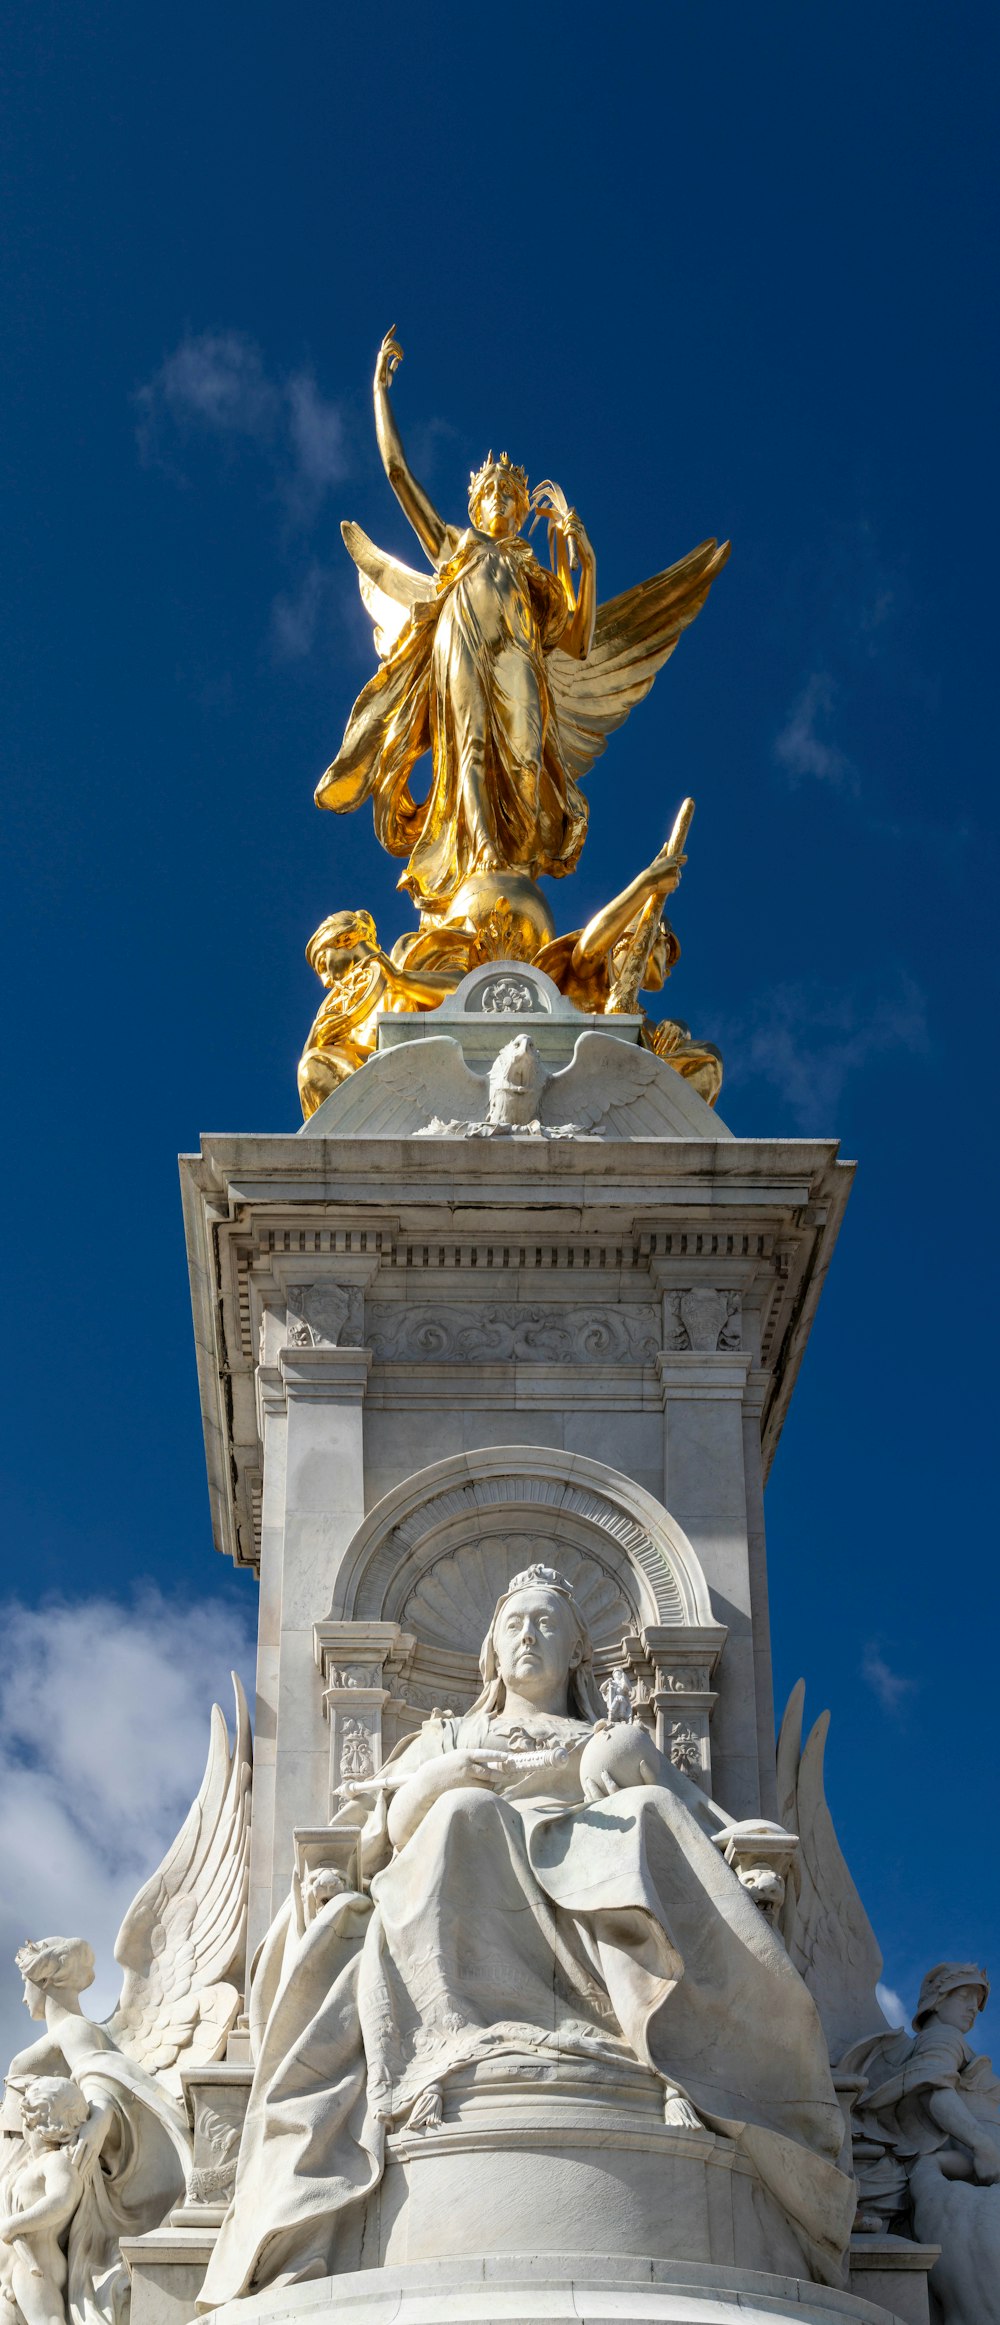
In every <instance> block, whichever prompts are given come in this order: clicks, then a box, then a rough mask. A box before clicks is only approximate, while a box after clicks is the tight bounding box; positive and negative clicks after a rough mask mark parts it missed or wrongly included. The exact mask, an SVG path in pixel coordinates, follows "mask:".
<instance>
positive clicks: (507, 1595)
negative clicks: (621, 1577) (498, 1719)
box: [472, 1565, 607, 1720]
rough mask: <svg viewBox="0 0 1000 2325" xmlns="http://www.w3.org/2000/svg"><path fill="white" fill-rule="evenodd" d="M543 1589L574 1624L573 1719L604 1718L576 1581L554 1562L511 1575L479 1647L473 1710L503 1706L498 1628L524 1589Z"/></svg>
mask: <svg viewBox="0 0 1000 2325" xmlns="http://www.w3.org/2000/svg"><path fill="white" fill-rule="evenodd" d="M528 1590H544V1591H550V1592H552V1594H553V1595H554V1596H556V1597H558V1598H560V1599H561V1600H562V1601H563V1604H564V1605H565V1606H566V1607H567V1608H568V1609H569V1612H570V1614H571V1616H572V1618H573V1623H574V1625H575V1631H576V1636H575V1639H574V1642H573V1651H572V1660H571V1662H570V1666H569V1672H568V1675H567V1683H568V1684H567V1711H568V1714H569V1717H570V1718H571V1719H581V1720H599V1719H604V1718H605V1717H606V1713H607V1707H606V1705H605V1704H604V1702H603V1701H602V1698H601V1696H600V1695H599V1694H598V1691H597V1681H596V1679H595V1677H594V1646H593V1641H592V1639H591V1636H590V1632H589V1631H588V1629H587V1625H586V1623H585V1622H584V1619H583V1616H582V1614H581V1613H580V1609H579V1607H578V1605H577V1602H576V1599H575V1597H574V1594H573V1585H572V1583H571V1582H568V1581H567V1579H566V1576H565V1575H564V1574H560V1573H559V1571H558V1569H557V1568H556V1567H555V1566H543V1565H535V1566H526V1567H524V1569H523V1571H522V1572H521V1573H520V1574H515V1575H513V1576H512V1577H511V1580H510V1582H509V1583H508V1585H507V1588H506V1590H505V1591H503V1592H502V1593H501V1596H500V1597H499V1598H498V1600H497V1603H496V1606H495V1607H494V1609H493V1620H492V1622H491V1624H490V1627H489V1630H488V1631H487V1633H486V1637H485V1639H484V1640H483V1644H482V1647H481V1648H480V1651H479V1671H480V1676H481V1678H482V1682H483V1687H482V1693H481V1694H480V1695H479V1696H477V1698H476V1701H475V1703H474V1704H473V1706H472V1710H473V1711H485V1712H495V1711H501V1710H502V1709H503V1704H504V1697H505V1688H504V1681H503V1677H502V1674H501V1671H500V1664H499V1659H498V1656H497V1650H496V1629H497V1624H498V1622H499V1620H500V1616H501V1614H502V1613H503V1610H504V1607H505V1606H509V1604H510V1601H511V1599H512V1598H517V1597H518V1596H519V1595H520V1593H521V1592H522V1591H528Z"/></svg>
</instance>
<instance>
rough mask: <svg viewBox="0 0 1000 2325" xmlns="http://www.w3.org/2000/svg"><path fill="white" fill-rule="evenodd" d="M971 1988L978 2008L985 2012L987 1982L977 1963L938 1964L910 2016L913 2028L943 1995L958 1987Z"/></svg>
mask: <svg viewBox="0 0 1000 2325" xmlns="http://www.w3.org/2000/svg"><path fill="white" fill-rule="evenodd" d="M962 1986H972V1987H973V1988H974V1989H975V1991H976V1992H977V1993H978V1995H979V2008H980V2010H985V2008H986V2005H987V2002H988V2001H989V1998H990V1982H989V1979H988V1977H987V1975H986V1972H985V1970H981V1969H980V1967H979V1964H978V1962H937V1963H936V1964H935V1967H934V1968H933V1970H928V1972H927V1976H926V1978H925V1979H924V1981H923V1984H922V1986H921V1988H920V2000H919V2002H918V2003H917V2007H916V2009H915V2011H914V2013H913V2024H914V2026H918V2027H919V2026H923V2024H924V2022H925V2020H926V2019H928V2018H930V2017H931V2016H932V2015H933V2013H934V2011H935V2010H936V2009H937V2006H938V2003H939V2002H943V2001H944V1998H945V1995H946V1994H957V1993H958V1991H959V1989H960V1987H962Z"/></svg>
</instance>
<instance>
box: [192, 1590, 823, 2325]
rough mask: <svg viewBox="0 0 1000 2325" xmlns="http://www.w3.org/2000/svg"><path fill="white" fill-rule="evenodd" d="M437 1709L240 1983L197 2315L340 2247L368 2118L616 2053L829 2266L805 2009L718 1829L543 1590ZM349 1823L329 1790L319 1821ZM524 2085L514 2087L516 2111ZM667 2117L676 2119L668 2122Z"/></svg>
mask: <svg viewBox="0 0 1000 2325" xmlns="http://www.w3.org/2000/svg"><path fill="white" fill-rule="evenodd" d="M480 1670H481V1674H482V1680H483V1687H482V1693H481V1694H480V1696H479V1698H478V1700H477V1702H476V1703H475V1704H474V1705H473V1707H472V1709H471V1711H470V1712H468V1713H467V1714H466V1715H465V1716H464V1717H461V1718H456V1717H453V1716H452V1715H451V1714H435V1715H432V1717H431V1718H430V1719H429V1720H427V1721H426V1722H425V1723H424V1726H423V1727H422V1729H421V1731H420V1732H419V1734H418V1735H417V1736H416V1737H415V1738H413V1739H412V1740H411V1741H409V1742H407V1743H406V1744H405V1745H404V1746H402V1747H401V1748H399V1749H398V1750H397V1752H396V1753H395V1754H393V1755H392V1757H391V1758H390V1759H389V1760H388V1761H387V1762H386V1764H385V1767H384V1769H383V1770H382V1772H381V1776H380V1777H376V1778H374V1779H372V1780H371V1781H370V1783H369V1784H368V1785H367V1786H366V1787H364V1788H363V1787H362V1786H361V1785H358V1784H354V1785H352V1787H351V1790H352V1793H354V1794H355V1795H357V1794H359V1793H361V1791H362V1790H363V1789H364V1791H365V1803H364V1805H365V1807H366V1809H367V1821H366V1822H365V1824H364V1829H363V1834H362V1840H361V1844H360V1847H361V1857H362V1864H363V1870H364V1877H365V1881H366V1883H368V1882H370V1894H367V1895H365V1894H361V1893H360V1891H358V1890H350V1889H347V1888H345V1887H343V1886H341V1885H339V1884H337V1885H335V1893H334V1894H333V1895H331V1896H328V1897H327V1898H326V1900H325V1901H324V1902H322V1903H319V1905H318V1910H316V1911H315V1912H314V1913H313V1915H312V1918H311V1919H310V1918H308V1915H306V1914H304V1913H303V1912H302V1909H301V1900H300V1899H299V1900H293V1901H292V1902H290V1903H289V1905H288V1906H287V1907H286V1908H285V1909H284V1910H283V1911H282V1913H281V1914H280V1915H279V1916H278V1918H277V1920H276V1921H275V1923H274V1925H273V1926H272V1929H271V1931H270V1934H269V1936H268V1938H267V1940H266V1941H265V1945H264V1948H263V1952H262V1955H261V1959H260V1962H259V1965H258V1968H257V1972H256V1977H255V1981H254V1987H253V1992H252V1997H251V2022H252V2024H253V2025H255V2026H256V2030H257V2032H256V2040H257V2045H258V2048H257V2058H256V2069H255V2074H254V2082H253V2088H252V2092H251V2096H250V2103H249V2109H248V2115H247V2121H246V2126H245V2131H244V2137H243V2143H242V2148H241V2152H240V2158H239V2164H238V2169H237V2178H236V2187H235V2194H234V2198H233V2202H232V2205H231V2207H230V2211H229V2214H228V2216H227V2218H226V2220H225V2222H224V2223H223V2226H222V2229H221V2232H220V2235H219V2239H218V2243H217V2245H216V2249H215V2253H214V2255H213V2258H212V2260H211V2262H210V2265H209V2269H208V2274H207V2277H206V2280H205V2284H204V2288H203V2294H202V2301H201V2304H200V2305H201V2307H202V2308H209V2307H213V2306H215V2305H216V2304H218V2303H220V2302H223V2301H227V2300H232V2299H234V2298H236V2297H238V2296H239V2295H241V2294H243V2293H246V2292H249V2291H251V2290H258V2289H260V2288H263V2287H265V2286H273V2285H276V2284H280V2283H286V2282H294V2281H299V2280H301V2279H303V2278H309V2277H316V2276H324V2275H327V2274H330V2273H338V2272H340V2271H342V2270H344V2269H350V2268H353V2267H357V2266H358V2265H359V2253H360V2243H361V2236H362V2230H363V2221H364V2214H365V2207H366V2200H367V2199H368V2198H369V2196H370V2194H371V2192H372V2191H373V2190H374V2189H375V2188H376V2186H377V2184H378V2182H379V2180H380V2177H381V2175H382V2172H383V2168H384V2161H385V2151H386V2137H387V2132H388V2131H389V2130H390V2128H391V2127H393V2126H395V2127H397V2128H398V2127H399V2126H400V2125H402V2124H405V2123H409V2124H411V2125H413V2124H415V2123H416V2124H420V2123H434V2122H436V2121H439V2120H440V2114H441V2107H442V2101H443V2099H444V2098H446V2094H447V2086H448V2078H449V2077H450V2076H452V2075H454V2074H456V2072H461V2071H462V2070H465V2071H466V2072H467V2071H468V2070H469V2068H470V2066H475V2064H476V2062H484V2061H486V2060H488V2059H493V2060H495V2059H496V2058H497V2057H498V2055H502V2054H504V2053H506V2054H509V2055H510V2056H512V2057H516V2056H520V2057H521V2058H524V2057H525V2056H526V2055H528V2056H530V2055H531V2054H534V2055H535V2056H536V2058H537V2056H538V2054H539V2053H542V2054H543V2055H544V2054H547V2055H548V2056H549V2057H550V2058H551V2057H553V2056H558V2058H559V2059H560V2061H565V2060H567V2059H569V2058H575V2059H577V2060H579V2061H581V2062H584V2063H587V2062H589V2066H590V2069H591V2072H592V2077H593V2083H594V2086H595V2089H596V2087H597V2086H599V2085H600V2083H601V2080H602V2078H606V2077H607V2075H608V2071H609V2068H613V2067H614V2066H616V2065H617V2066H619V2067H620V2066H621V2064H622V2062H623V2061H628V2062H629V2064H630V2066H631V2068H632V2069H633V2071H634V2068H635V2065H636V2063H638V2064H639V2066H640V2067H642V2068H644V2069H645V2070H647V2071H648V2073H649V2074H650V2076H651V2077H654V2078H657V2079H658V2082H659V2084H660V2085H661V2086H662V2093H663V2101H664V2115H665V2119H666V2121H667V2122H668V2123H672V2124H676V2125H677V2126H678V2134H679V2137H683V2133H684V2127H690V2126H693V2125H698V2126H702V2125H707V2126H708V2127H709V2128H710V2129H711V2130H712V2131H714V2132H716V2133H721V2134H723V2135H724V2136H725V2137H726V2138H728V2139H731V2140H733V2141H734V2142H736V2143H737V2144H738V2146H739V2148H740V2149H741V2151H742V2154H743V2157H744V2159H745V2160H746V2161H748V2162H749V2164H750V2166H751V2167H752V2170H753V2173H754V2174H755V2176H756V2180H757V2182H758V2184H759V2190H760V2192H761V2202H762V2204H763V2206H764V2207H765V2208H766V2206H767V2205H768V2203H771V2204H774V2205H776V2206H777V2207H778V2208H779V2210H780V2212H781V2213H782V2215H783V2217H784V2220H785V2222H786V2223H788V2224H790V2226H791V2228H792V2230H793V2232H794V2234H795V2236H796V2237H797V2239H798V2242H799V2245H800V2248H801V2250H802V2252H803V2255H804V2256H805V2257H806V2260H807V2265H808V2268H809V2271H810V2273H811V2274H812V2275H813V2276H814V2279H816V2280H819V2281H821V2282H824V2281H825V2282H837V2281H840V2278H841V2269H842V2260H843V2253H844V2249H845V2247H846V2244H847V2240H848V2236H849V2232H850V2225H851V2220H852V2217H853V2212H854V2205H855V2191H854V2183H853V2181H852V2180H851V2179H850V2178H849V2177H847V2176H846V2175H845V2174H844V2173H843V2172H842V2171H840V2170H839V2169H838V2156H839V2154H840V2150H841V2146H842V2141H843V2128H844V2127H843V2119H842V2116H841V2113H840V2109H839V2106H838V2103H837V2100H836V2097H835V2094H834V2089H833V2084H832V2080H831V2074H830V2067H829V2062H828V2055H827V2048H826V2043H825V2041H824V2037H823V2032H822V2028H821V2025H820V2021H819V2017H818V2015H817V2012H816V2009H815V2006H814V2004H813V2001H812V1999H811V1997H810V1995H809V1993H808V1991H807V1988H806V1986H805V1984H804V1982H803V1980H802V1979H801V1978H800V1976H799V1974H798V1972H797V1971H796V1970H795V1969H794V1968H793V1967H792V1965H791V1963H790V1962H789V1960H788V1957H787V1954H786V1952H785V1951H784V1948H783V1947H782V1944H781V1942H780V1940H779V1939H778V1938H777V1937H776V1936H775V1934H774V1933H773V1931H772V1929H771V1927H770V1926H769V1924H768V1921H767V1919H766V1918H765V1916H764V1915H763V1914H762V1913H761V1911H760V1910H759V1908H758V1906H757V1904H756V1903H755V1902H754V1901H753V1898H752V1896H751V1895H750V1894H749V1893H748V1889H747V1887H746V1886H744V1884H743V1883H742V1882H741V1880H740V1879H739V1878H738V1875H737V1873H736V1872H735V1871H734V1870H733V1869H732V1866H731V1865H730V1864H729V1863H727V1862H726V1861H725V1855H724V1853H723V1847H721V1846H720V1845H718V1841H717V1838H716V1836H724V1840H725V1843H727V1844H728V1843H730V1842H731V1836H732V1833H733V1830H734V1828H733V1826H732V1823H731V1821H729V1820H727V1819H725V1818H724V1816H723V1814H722V1811H721V1810H719V1809H717V1808H716V1807H715V1806H714V1804H713V1803H712V1802H710V1801H709V1800H708V1799H707V1798H706V1797H705V1795H704V1794H703V1793H702V1792H700V1791H699V1790H698V1788H697V1787H696V1786H695V1785H693V1784H692V1783H690V1782H689V1781H688V1780H687V1779H686V1778H685V1777H684V1776H683V1775H682V1774H681V1773H680V1772H679V1771H677V1770H676V1769H675V1768H674V1767H673V1766H672V1765H671V1763H670V1762H669V1760H667V1759H666V1758H665V1757H664V1756H663V1755H662V1754H661V1753H660V1752H659V1750H658V1749H657V1747H656V1745H655V1744H654V1743H653V1741H652V1739H651V1737H650V1736H649V1735H648V1733H647V1732H646V1731H645V1729H644V1728H642V1727H641V1726H639V1725H638V1724H636V1723H630V1722H626V1721H622V1720H619V1721H615V1722H608V1721H607V1720H605V1719H604V1717H603V1714H604V1709H605V1707H604V1705H603V1703H602V1701H601V1698H600V1696H599V1694H598V1693H597V1689H596V1684H595V1680H594V1677H593V1671H592V1662H591V1643H590V1639H589V1637H588V1634H587V1631H586V1629H585V1626H584V1623H583V1621H582V1618H581V1616H580V1614H579V1612H578V1609H577V1606H576V1603H575V1601H574V1597H573V1592H572V1589H571V1587H570V1584H569V1583H568V1582H567V1581H565V1580H564V1579H563V1577H562V1576H561V1575H560V1574H558V1573H557V1572H555V1571H554V1570H553V1569H552V1568H550V1567H547V1566H533V1567H531V1568H529V1569H528V1570H527V1571H526V1572H524V1573H522V1574H518V1575H516V1576H515V1577H514V1579H513V1581H512V1582H511V1584H510V1586H509V1588H508V1590H507V1591H506V1592H505V1593H504V1595H503V1596H502V1597H501V1599H500V1600H499V1602H498V1605H497V1608H496V1612H495V1615H494V1618H493V1621H492V1623H491V1625H490V1629H489V1633H488V1635H487V1638H486V1640H485V1642H484V1645H483V1649H482V1653H481V1657H480ZM340 1813H341V1815H342V1816H343V1817H344V1818H345V1819H347V1818H352V1819H353V1821H354V1822H355V1823H357V1821H358V1804H357V1799H352V1800H351V1801H350V1802H349V1803H348V1804H347V1805H346V1806H345V1808H344V1809H343V1810H342V1811H341V1812H340ZM532 2103H533V2092H532V2087H531V2083H530V2080H529V2081H527V2082H526V2083H525V2086H524V2098H523V2107H524V2111H525V2114H526V2116H527V2117H528V2118H529V2119H530V2110H531V2107H532ZM689 2136H690V2133H689Z"/></svg>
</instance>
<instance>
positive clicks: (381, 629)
mask: <svg viewBox="0 0 1000 2325" xmlns="http://www.w3.org/2000/svg"><path fill="white" fill-rule="evenodd" d="M340 530H341V533H342V534H343V537H344V543H345V546H346V548H347V549H348V550H349V552H350V554H351V556H352V557H353V559H354V562H355V565H356V566H357V569H358V587H359V589H360V591H361V598H362V603H363V605H364V607H365V610H366V612H367V613H369V614H370V615H371V618H372V623H373V625H374V630H375V650H376V653H377V654H378V656H379V659H380V660H381V661H383V662H384V661H385V659H386V657H387V655H389V654H391V652H392V649H393V647H394V645H395V643H396V640H397V638H398V637H399V636H400V633H401V632H402V631H403V630H404V629H405V627H406V624H407V622H408V621H409V618H410V615H411V613H412V611H413V608H414V606H415V605H418V604H420V603H422V602H423V603H426V602H427V601H429V599H431V598H432V597H433V595H434V577H433V575H432V574H430V573H415V572H414V571H413V568H412V566H409V565H404V564H403V563H402V562H401V560H400V559H399V558H398V557H390V556H389V555H388V553H387V551H386V550H384V549H377V548H376V546H375V543H374V541H370V540H369V538H368V535H367V533H364V532H362V530H361V526H360V525H355V524H352V523H351V521H350V519H348V520H346V521H345V523H344V524H342V525H341V528H340Z"/></svg>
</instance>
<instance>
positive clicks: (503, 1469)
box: [330, 1445, 713, 1654]
mask: <svg viewBox="0 0 1000 2325" xmlns="http://www.w3.org/2000/svg"><path fill="white" fill-rule="evenodd" d="M533 1559H546V1560H547V1561H548V1562H549V1563H553V1564H556V1565H558V1566H560V1567H562V1568H563V1570H564V1571H566V1572H568V1573H569V1575H570V1578H571V1579H572V1581H573V1583H574V1587H575V1588H576V1590H577V1591H578V1593H579V1595H580V1597H581V1600H582V1603H583V1606H584V1609H585V1612H586V1615H587V1620H588V1623H589V1624H590V1626H591V1629H592V1633H593V1636H594V1639H595V1643H596V1644H598V1645H602V1644H607V1645H610V1644H611V1643H612V1642H613V1641H617V1640H620V1639H621V1637H622V1634H623V1632H624V1631H626V1630H638V1629H640V1628H642V1627H643V1626H644V1625H646V1624H650V1623H652V1624H669V1625H671V1626H673V1625H680V1626H686V1625H704V1624H710V1623H711V1622H712V1621H713V1612H712V1606H711V1601H710V1598H709V1593H708V1588H707V1585H706V1582H705V1577H704V1575H703V1573H702V1570H701V1567H700V1565H699V1562H698V1559H697V1557H696V1555H695V1552H694V1550H693V1549H692V1546H691V1544H690V1542H689V1541H688V1539H687V1536H686V1534H684V1532H683V1531H682V1529H681V1527H680V1526H678V1525H677V1523H676V1521H675V1520H674V1519H673V1518H671V1516H670V1515H669V1512H668V1511H667V1510H665V1509H664V1507H663V1505H662V1503H660V1502H658V1501H656V1500H655V1498H654V1497H653V1495H652V1494H649V1493H646V1492H645V1491H644V1489H643V1488H642V1487H641V1486H637V1485H636V1484H635V1482H634V1480H633V1479H631V1478H628V1477H625V1476H622V1475H621V1474H620V1473H619V1472H618V1471H616V1470H613V1469H609V1468H608V1467H607V1466H606V1465H605V1464H604V1463H603V1462H598V1461H590V1460H588V1459H586V1458H585V1457H584V1456H583V1455H580V1454H566V1453H561V1452H559V1451H557V1450H556V1449H554V1448H552V1447H549V1446H525V1445H507V1446H489V1447H484V1448H482V1449H481V1450H478V1451H470V1452H468V1453H463V1454H454V1455H452V1456H451V1457H450V1458H449V1459H448V1460H445V1461H437V1462H433V1463H431V1464H430V1466H429V1467H428V1468H426V1469H422V1470H418V1471H416V1472H415V1473H414V1475H413V1476H412V1477H409V1478H407V1479H406V1481H405V1483H404V1484H403V1485H400V1486H396V1487H394V1489H393V1491H392V1492H391V1493H388V1494H386V1495H385V1496H384V1498H383V1500H382V1501H380V1502H379V1503H377V1504H376V1507H375V1508H374V1509H373V1510H371V1511H370V1512H369V1514H368V1516H367V1518H366V1519H365V1521H364V1524H363V1525H362V1526H361V1527H360V1528H359V1530H358V1532H357V1534H356V1535H355V1537H354V1541H353V1542H352V1544H351V1545H350V1548H349V1550H348V1552H347V1555H346V1557H345V1559H344V1562H343V1565H342V1567H341V1570H340V1574H339V1577H338V1581H337V1587H336V1590H335V1594H334V1600H333V1604H332V1606H331V1609H330V1614H331V1617H333V1618H334V1619H337V1620H340V1621H347V1622H357V1621H367V1622H372V1621H374V1622H396V1623H398V1624H399V1625H400V1627H401V1629H402V1630H404V1631H407V1632H412V1633H414V1634H415V1635H416V1637H417V1638H418V1639H420V1640H422V1641H425V1642H426V1644H427V1645H428V1646H429V1647H440V1648H444V1649H450V1650H451V1651H452V1652H457V1653H460V1654H461V1653H471V1652H474V1651H475V1650H476V1649H477V1648H478V1646H479V1642H480V1640H481V1639H482V1637H483V1634H484V1631H485V1630H486V1628H487V1625H488V1623H489V1620H490V1616H491V1615H492V1612H493V1608H494V1605H495V1603H496V1600H497V1598H498V1596H499V1594H500V1592H501V1591H502V1590H503V1589H504V1587H505V1585H506V1583H507V1582H508V1581H509V1579H510V1576H511V1574H512V1573H515V1572H516V1571H517V1570H518V1569H519V1568H520V1567H522V1566H525V1565H528V1564H530V1563H531V1562H532V1560H533Z"/></svg>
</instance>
